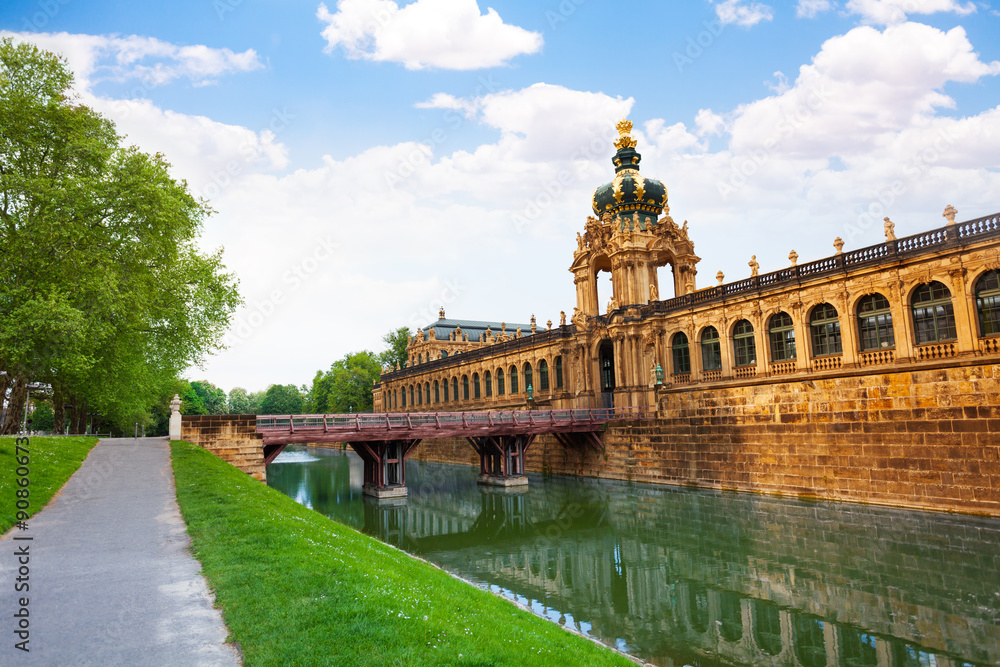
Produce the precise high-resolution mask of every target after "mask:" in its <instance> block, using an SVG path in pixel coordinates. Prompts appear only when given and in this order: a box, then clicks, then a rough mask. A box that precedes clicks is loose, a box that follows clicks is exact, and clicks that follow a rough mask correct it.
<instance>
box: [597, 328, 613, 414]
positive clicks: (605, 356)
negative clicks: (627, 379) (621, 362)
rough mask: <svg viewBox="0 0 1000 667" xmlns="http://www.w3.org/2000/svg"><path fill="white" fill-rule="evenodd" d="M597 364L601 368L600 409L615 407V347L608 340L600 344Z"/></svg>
mask: <svg viewBox="0 0 1000 667" xmlns="http://www.w3.org/2000/svg"><path fill="white" fill-rule="evenodd" d="M598 363H599V364H600V366H601V407H602V408H613V407H614V405H615V401H614V391H615V345H614V343H613V342H611V341H610V340H604V341H602V342H601V350H600V354H599V355H598Z"/></svg>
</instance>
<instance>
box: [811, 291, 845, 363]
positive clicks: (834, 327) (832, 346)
mask: <svg viewBox="0 0 1000 667" xmlns="http://www.w3.org/2000/svg"><path fill="white" fill-rule="evenodd" d="M809 337H810V338H811V339H812V354H813V356H814V357H826V356H832V355H838V354H841V353H842V352H843V344H842V343H841V340H840V318H839V317H838V316H837V309H836V308H834V307H833V306H831V305H830V304H828V303H821V304H819V305H818V306H816V307H815V308H813V311H812V314H811V315H809Z"/></svg>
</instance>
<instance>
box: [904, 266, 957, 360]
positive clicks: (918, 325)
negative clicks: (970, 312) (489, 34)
mask: <svg viewBox="0 0 1000 667" xmlns="http://www.w3.org/2000/svg"><path fill="white" fill-rule="evenodd" d="M911 303H912V304H913V330H914V332H916V336H917V345H922V344H924V343H937V342H940V341H945V340H955V338H956V336H955V308H954V306H953V305H952V303H951V292H949V291H948V288H947V287H945V286H944V285H942V284H941V283H939V282H937V281H936V280H935V281H934V282H932V283H930V284H929V285H921V286H920V287H918V288H917V289H916V291H914V292H913V299H912V301H911Z"/></svg>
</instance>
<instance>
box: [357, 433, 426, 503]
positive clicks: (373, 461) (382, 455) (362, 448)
mask: <svg viewBox="0 0 1000 667" xmlns="http://www.w3.org/2000/svg"><path fill="white" fill-rule="evenodd" d="M419 442H420V440H373V441H368V442H365V441H361V442H351V443H349V444H350V445H351V448H352V449H354V451H355V452H357V454H358V456H360V457H361V460H362V461H364V466H365V473H364V475H365V476H364V480H365V481H364V484H363V485H362V487H361V492H362V493H363V494H364V495H366V496H371V497H373V498H405V497H406V495H407V491H406V458H407V457H408V456H409V455H410V452H411V451H413V448H414V447H416V446H417V444H418V443H419Z"/></svg>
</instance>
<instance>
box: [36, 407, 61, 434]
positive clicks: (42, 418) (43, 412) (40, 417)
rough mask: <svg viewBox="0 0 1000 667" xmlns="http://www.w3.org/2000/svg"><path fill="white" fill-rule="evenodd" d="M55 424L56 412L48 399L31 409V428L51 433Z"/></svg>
mask: <svg viewBox="0 0 1000 667" xmlns="http://www.w3.org/2000/svg"><path fill="white" fill-rule="evenodd" d="M32 403H34V400H32ZM53 426H55V413H54V412H53V411H52V406H51V405H49V403H48V402H47V401H46V402H41V403H38V404H37V405H35V408H34V409H33V410H32V411H31V430H32V431H39V432H41V433H51V432H52V427H53Z"/></svg>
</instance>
